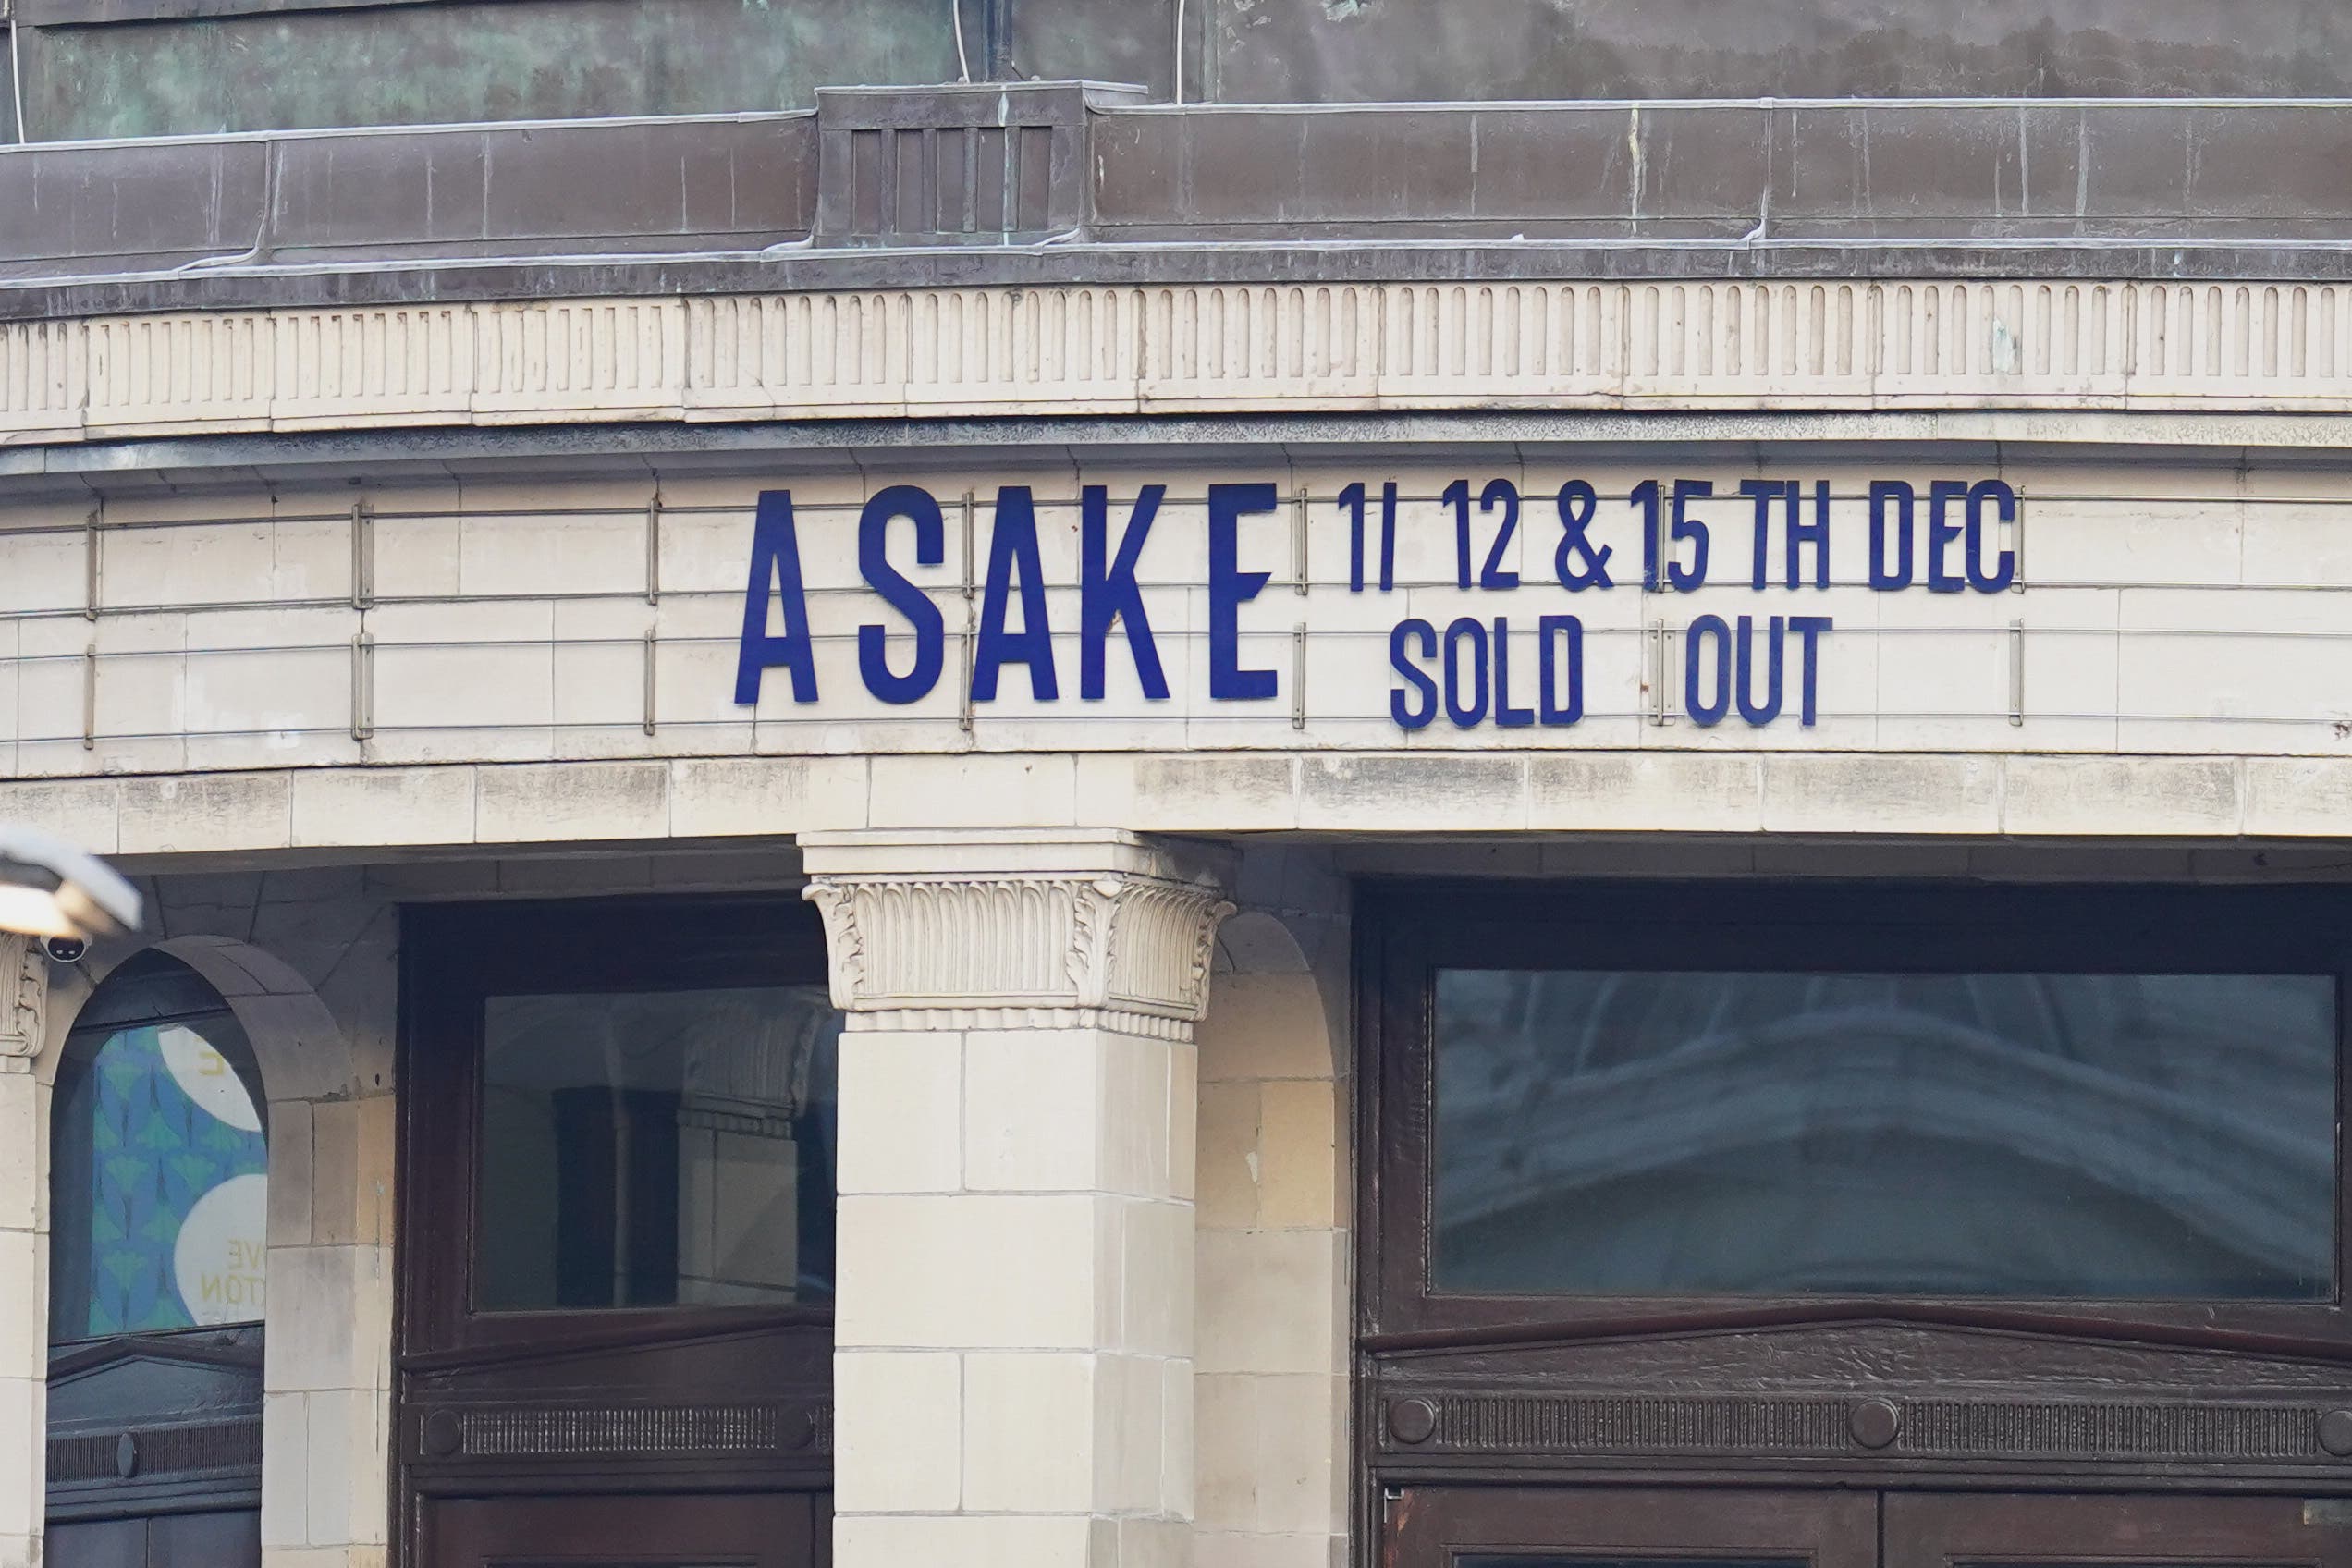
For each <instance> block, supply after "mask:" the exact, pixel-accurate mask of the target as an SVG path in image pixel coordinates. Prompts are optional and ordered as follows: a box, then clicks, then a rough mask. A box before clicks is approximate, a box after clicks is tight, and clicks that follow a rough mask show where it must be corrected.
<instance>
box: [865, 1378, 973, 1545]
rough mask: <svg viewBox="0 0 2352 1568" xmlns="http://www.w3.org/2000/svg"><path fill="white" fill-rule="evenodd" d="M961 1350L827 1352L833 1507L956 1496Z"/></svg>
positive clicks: (924, 1504)
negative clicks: (830, 1388)
mask: <svg viewBox="0 0 2352 1568" xmlns="http://www.w3.org/2000/svg"><path fill="white" fill-rule="evenodd" d="M963 1382H964V1374H963V1357H962V1356H960V1355H958V1354H954V1353H952V1352H927V1351H842V1352H840V1353H839V1354H836V1355H835V1356H834V1358H833V1404H834V1411H835V1415H834V1427H833V1431H834V1437H833V1454H834V1470H835V1475H836V1477H837V1478H836V1481H835V1485H834V1492H833V1507H834V1510H835V1512H837V1513H925V1512H935V1513H936V1512H950V1511H952V1510H954V1509H955V1508H956V1507H958V1506H959V1504H960V1503H961V1501H962V1497H963V1444H964V1419H963Z"/></svg>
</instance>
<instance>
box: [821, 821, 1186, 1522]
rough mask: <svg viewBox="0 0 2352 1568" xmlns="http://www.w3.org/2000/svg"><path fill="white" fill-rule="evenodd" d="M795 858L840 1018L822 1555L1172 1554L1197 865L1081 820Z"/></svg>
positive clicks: (1181, 1416) (1182, 1491)
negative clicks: (830, 1444)
mask: <svg viewBox="0 0 2352 1568" xmlns="http://www.w3.org/2000/svg"><path fill="white" fill-rule="evenodd" d="M802 854H803V857H804V859H805V861H806V864H807V867H808V872H809V876H810V883H809V888H808V896H809V897H810V898H811V899H812V900H814V901H815V903H816V904H817V906H818V907H819V908H820V909H821V910H822V911H823V912H824V914H825V922H826V931H827V948H828V950H829V955H830V959H831V967H832V987H833V998H834V1001H835V1003H836V1005H838V1006H839V1007H841V1008H843V1009H845V1010H846V1011H848V1013H849V1015H850V1016H849V1030H848V1033H846V1034H845V1035H843V1037H842V1042H841V1071H840V1089H839V1093H840V1125H841V1145H842V1150H843V1158H842V1165H841V1177H840V1190H841V1197H840V1222H839V1234H840V1254H839V1264H838V1268H839V1276H838V1280H837V1285H836V1291H837V1306H836V1315H835V1327H834V1342H835V1347H836V1349H835V1368H836V1383H837V1388H836V1399H837V1403H838V1414H837V1416H836V1421H837V1427H838V1432H839V1437H838V1439H837V1448H836V1452H835V1460H834V1520H835V1525H834V1543H835V1544H834V1556H835V1560H836V1561H837V1562H840V1563H841V1564H842V1565H843V1568H899V1565H900V1564H902V1563H906V1562H1000V1561H1001V1562H1006V1563H1008V1564H1010V1563H1012V1562H1021V1563H1023V1564H1024V1565H1027V1568H1183V1565H1185V1564H1188V1563H1189V1561H1190V1555H1191V1537H1192V1530H1191V1522H1192V1516H1193V1510H1194V1481H1193V1459H1194V1421H1193V1356H1194V1326H1193V1277H1194V1276H1193V1266H1194V1250H1193V1249H1194V1240H1193V1237H1194V1225H1193V1177H1194V1172H1193V1161H1192V1142H1193V1121H1194V1078H1195V1068H1194V1047H1193V1043H1192V1032H1193V1024H1194V1022H1195V1021H1196V1020H1197V1019H1198V1018H1199V1017H1200V1015H1201V1011H1202V1009H1203V1007H1204V1006H1205V1005H1206V1002H1207V986H1208V976H1209V970H1210V966H1211V962H1212V953H1213V938H1214V936H1215V933H1216V929H1217V925H1218V923H1219V921H1220V920H1221V919H1222V918H1223V917H1224V916H1225V915H1226V914H1227V913H1230V911H1231V905H1230V904H1228V903H1226V902H1225V901H1224V900H1223V899H1222V897H1221V896H1220V892H1219V885H1218V882H1217V880H1216V879H1215V872H1216V869H1217V863H1216V861H1215V859H1214V858H1208V859H1205V858H1204V857H1203V856H1202V855H1201V854H1200V853H1198V852H1196V851H1184V850H1182V849H1178V848H1170V847H1160V846H1155V845H1152V844H1149V843H1146V842H1145V841H1143V840H1141V839H1136V838H1135V837H1134V836H1133V835H1130V834H1122V833H1116V832H1085V831H1076V832H1072V831H1063V832H1035V831H1027V832H1024V831H1011V830H1009V831H999V832H993V833H991V832H975V833H964V834H955V833H936V834H930V835H906V834H876V833H859V834H837V835H826V836H817V837H813V838H811V839H805V840H803V842H802Z"/></svg>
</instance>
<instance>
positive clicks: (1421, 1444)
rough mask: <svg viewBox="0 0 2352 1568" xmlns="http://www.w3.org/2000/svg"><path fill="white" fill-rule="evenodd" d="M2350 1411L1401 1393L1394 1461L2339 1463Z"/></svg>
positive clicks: (2337, 1405) (1390, 1434)
mask: <svg viewBox="0 0 2352 1568" xmlns="http://www.w3.org/2000/svg"><path fill="white" fill-rule="evenodd" d="M2347 1407H2352V1390H2347V1393H2346V1399H2345V1400H2343V1401H2341V1402H2332V1401H2303V1400H2298V1401H2294V1402H2289V1403H2250V1402H2223V1401H2188V1400H2182V1401H2168V1400H2100V1399H2079V1400H2073V1399H2068V1400H2032V1399H2015V1400H2010V1399H2001V1398H1998V1397H1987V1398H1983V1399H1947V1398H1927V1399H1914V1398H1906V1397H1905V1396H1903V1395H1901V1394H1899V1393H1890V1394H1880V1393H1870V1394H1861V1395H1854V1396H1834V1395H1825V1396H1813V1395H1799V1396H1773V1395H1764V1396H1756V1395H1742V1394H1689V1395H1667V1394H1649V1393H1622V1394H1620V1393H1579V1394H1565V1395H1538V1394H1526V1395H1522V1394H1483V1393H1482V1394H1468V1393H1445V1392H1438V1391H1430V1392H1415V1393H1403V1394H1398V1395H1395V1396H1393V1397H1390V1399H1388V1400H1387V1401H1386V1402H1385V1405H1384V1409H1383V1415H1382V1419H1381V1423H1380V1441H1381V1446H1382V1448H1383V1449H1385V1450H1387V1451H1389V1452H1395V1453H1409V1452H1417V1453H1427V1454H1459V1455H1464V1456H1469V1455H1478V1456H1499V1455H1525V1456H1529V1457H1544V1456H1561V1457H1589V1456H1603V1455H1606V1456H1618V1455H1623V1456H1639V1455H1660V1454H1675V1455H1709V1456H1717V1457H1724V1458H1740V1457H1783V1456H1785V1457H1798V1456H1803V1457H1821V1458H1832V1457H1839V1456H1844V1457H1849V1458H1852V1457H1862V1456H1867V1455H1869V1454H1873V1453H1882V1454H1887V1455H1891V1456H1898V1457H1905V1458H1918V1459H1954V1460H2004V1459H2009V1460H2051V1461H2080V1462H2092V1463H2096V1462H2100V1461H2113V1462H2135V1461H2150V1460H2170V1461H2180V1462H2190V1463H2199V1462H2201V1463H2207V1464H2220V1463H2251V1464H2305V1465H2309V1464H2334V1463H2338V1462H2341V1461H2343V1460H2345V1459H2346V1458H2352V1408H2347Z"/></svg>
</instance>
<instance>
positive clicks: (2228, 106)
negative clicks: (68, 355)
mask: <svg viewBox="0 0 2352 1568" xmlns="http://www.w3.org/2000/svg"><path fill="white" fill-rule="evenodd" d="M1138 96H1139V91H1138V90H1136V89H1132V88H1118V87H1110V86H1104V85H1099V84H1079V83H1060V84H1056V83H1032V84H1027V85H1023V86H1021V87H1016V88H1011V89H1005V88H1000V87H997V86H985V85H974V86H972V87H965V88H953V87H950V88H924V89H907V90H900V91H887V90H877V89H855V90H844V91H841V92H827V93H826V94H824V95H823V107H822V108H820V110H819V111H817V112H816V113H815V114H811V113H808V112H806V111H794V112H780V113H774V114H767V115H754V116H708V117H701V118H668V119H650V120H601V121H570V122H555V123H538V124H507V125H477V126H453V127H434V128H417V129H374V130H358V131H325V132H299V133H283V134H278V135H274V136H250V137H214V138H191V139H185V140H176V141H144V142H115V143H90V144H80V145H60V146H31V147H22V148H11V149H0V214H7V219H8V221H6V223H5V224H0V316H13V317H19V318H21V317H27V316H43V315H55V314H68V313H86V312H117V311H141V310H157V309H178V308H192V307H200V306H209V307H228V306H250V305H264V304H273V303H288V304H292V303H314V304H336V303H361V302H374V301H387V300H469V299H528V298H536V297H541V296H572V297H577V296H582V295H599V294H624V295H625V294H655V293H681V292H702V291H709V292H727V291H745V290H763V289H787V288H892V287H919V286H925V285H976V284H987V283H999V284H1045V283H1053V282H1087V281H1093V282H1103V283H1146V282H1172V281H1187V282H1192V281H1209V282H1214V281H1244V282H1290V281H1307V280H1314V279H1332V280H1399V281H1401V280H1410V279H1457V278H1458V279H1472V278H1513V277H1536V278H1542V277H1552V278H1564V277H1618V276H1717V277H1723V276H1733V277H1744V276H1906V275H1907V276H1945V277H1949V276H2026V275H2047V276H2097V277H2150V278H2160V277H2200V276H2239V277H2248V278H2262V277H2277V278H2334V277H2346V276H2352V105H2345V104H2310V103H2291V102H2278V101H2245V102H2236V103H2225V102H2190V101H2155V100H2124V101H2115V100H2070V101H2058V102H2052V101H2044V100H2016V101H2005V102H2004V101H1975V102H1920V101H1916V100H1886V101H1876V102H1858V101H1852V100H1840V101H1834V102H1796V103H1792V102H1787V101H1779V102H1772V101H1758V102H1735V101H1726V102H1721V103H1710V104H1698V103H1620V104H1391V105H1355V106H1333V105H1308V106H1297V105H1293V106H1290V107H1280V108H1235V107H1197V106H1195V107H1186V108H1176V107H1171V106H1166V105H1157V106H1147V105H1143V104H1139V103H1138V102H1137V99H1138Z"/></svg>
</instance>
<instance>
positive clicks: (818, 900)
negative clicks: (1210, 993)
mask: <svg viewBox="0 0 2352 1568" xmlns="http://www.w3.org/2000/svg"><path fill="white" fill-rule="evenodd" d="M803 896H804V897H806V898H807V899H808V900H810V901H811V902H813V903H815V905H816V906H817V907H818V909H819V910H820V911H821V912H822V913H823V914H824V917H825V925H826V935H827V943H828V946H829V948H830V949H831V951H830V961H831V962H830V966H829V967H830V972H831V977H832V991H833V1000H834V1005H835V1006H837V1007H839V1008H841V1009H843V1010H844V1011H850V1012H851V1013H854V1014H859V1015H862V1016H864V1018H865V1019H867V1020H868V1021H869V1022H867V1023H865V1024H864V1027H869V1028H871V1027H879V1026H884V1025H883V1024H882V1023H881V1019H882V1017H883V1016H884V1015H888V1017H889V1018H890V1019H893V1020H896V1021H899V1022H898V1023H895V1024H892V1025H890V1026H903V1023H904V1021H905V1020H907V1019H909V1018H913V1017H923V1018H929V1019H935V1020H936V1019H941V1018H950V1017H965V1018H970V1019H972V1020H974V1023H973V1024H971V1025H969V1026H977V1027H986V1026H988V1025H987V1023H981V1022H979V1021H981V1020H988V1021H1010V1020H1014V1019H1025V1020H1030V1021H1032V1022H1031V1023H1028V1024H1026V1025H1023V1026H1047V1027H1052V1026H1057V1025H1066V1026H1078V1025H1081V1024H1084V1025H1086V1026H1096V1025H1101V1026H1108V1027H1130V1026H1133V1025H1140V1024H1147V1023H1149V1022H1150V1021H1153V1020H1158V1021H1164V1022H1167V1023H1173V1024H1176V1025H1179V1026H1182V1025H1186V1024H1189V1023H1192V1022H1193V1021H1194V1020H1196V1019H1198V1018H1199V1017H1200V1015H1201V1012H1202V1011H1203V1010H1204V1008H1205V1006H1206V1002H1207V998H1206V985H1207V974H1208V967H1209V965H1208V955H1209V950H1210V943H1211V942H1212V941H1213V940H1214V933H1215V931H1216V927H1217V924H1218V922H1219V921H1220V920H1221V919H1223V917H1224V916H1225V915H1226V914H1227V913H1231V908H1232V906H1231V904H1228V903H1226V902H1224V901H1223V900H1220V899H1219V897H1218V895H1217V890H1216V888H1214V887H1213V886H1209V885H1206V884H1193V883H1186V882H1178V881H1174V880H1171V879H1169V878H1165V877H1158V876H1145V875H1141V874H1137V873H1132V872H1120V873H1104V874H1101V875H1097V876H1085V875H1075V876H1073V875H1071V874H1069V873H1066V872H1065V873H1059V874H1056V873H1041V874H1023V873H1019V872H1004V873H983V874H974V875H966V876H921V875H909V874H904V873H889V874H875V875H871V876H862V875H856V874H824V875H820V876H816V877H815V878H813V879H812V881H811V883H810V885H809V887H808V888H806V889H805V891H804V894H803ZM1121 1019H1124V1020H1128V1021H1130V1022H1129V1023H1118V1022H1117V1021H1118V1020H1121ZM935 1026H944V1025H935ZM1008 1026H1010V1024H1008ZM1154 1027H1155V1028H1156V1025H1154Z"/></svg>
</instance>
